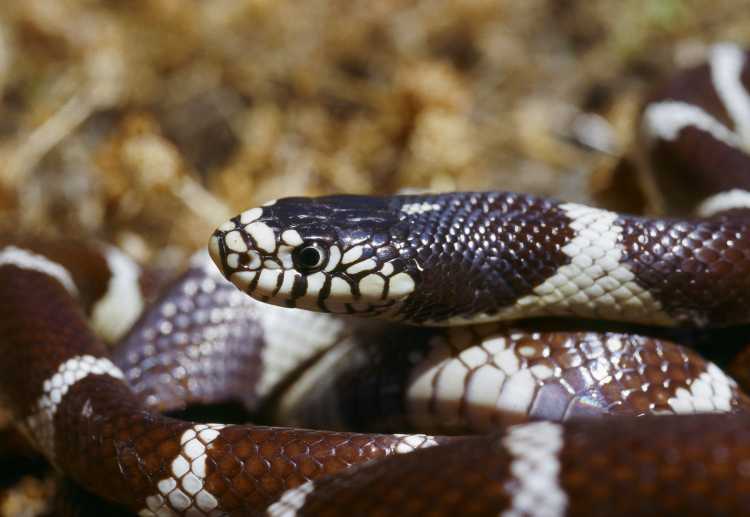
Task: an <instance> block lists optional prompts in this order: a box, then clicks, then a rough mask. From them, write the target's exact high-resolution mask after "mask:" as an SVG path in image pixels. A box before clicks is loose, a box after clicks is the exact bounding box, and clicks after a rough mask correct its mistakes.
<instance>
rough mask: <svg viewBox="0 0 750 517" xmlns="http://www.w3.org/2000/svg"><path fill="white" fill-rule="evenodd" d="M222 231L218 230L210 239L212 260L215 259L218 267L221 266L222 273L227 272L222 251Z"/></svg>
mask: <svg viewBox="0 0 750 517" xmlns="http://www.w3.org/2000/svg"><path fill="white" fill-rule="evenodd" d="M221 239H222V232H221V231H219V230H216V231H215V232H214V233H213V234H212V235H211V238H210V239H209V240H208V254H209V255H210V256H211V260H213V261H214V264H216V267H218V268H219V271H221V273H222V274H225V273H226V270H225V269H224V253H223V252H222V246H221Z"/></svg>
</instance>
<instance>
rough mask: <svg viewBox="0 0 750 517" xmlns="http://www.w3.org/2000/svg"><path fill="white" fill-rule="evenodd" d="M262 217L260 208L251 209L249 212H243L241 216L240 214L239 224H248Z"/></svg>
mask: <svg viewBox="0 0 750 517" xmlns="http://www.w3.org/2000/svg"><path fill="white" fill-rule="evenodd" d="M262 215H263V209H262V208H251V209H250V210H245V211H244V212H242V214H240V223H242V224H250V223H252V222H255V221H257V220H258V219H260V216H262ZM219 229H221V228H219ZM230 230H231V228H230Z"/></svg>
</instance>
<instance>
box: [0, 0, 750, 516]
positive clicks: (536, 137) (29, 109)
mask: <svg viewBox="0 0 750 517" xmlns="http://www.w3.org/2000/svg"><path fill="white" fill-rule="evenodd" d="M748 22H750V10H748V9H747V5H746V3H745V2H741V1H738V0H737V1H730V0H714V1H712V2H705V1H703V0H692V1H689V0H632V1H629V2H622V1H620V0H598V1H575V0H517V1H510V0H506V1H485V0H460V1H456V0H450V1H448V0H445V1H437V0H436V1H429V2H428V1H411V0H379V1H375V2H372V1H361V0H340V1H329V2H325V1H321V0H307V1H305V2H292V1H283V0H279V1H270V0H211V1H207V0H202V1H199V0H191V1H187V0H117V1H96V0H6V1H4V2H2V3H1V5H0V231H7V230H12V231H15V232H19V231H20V232H42V233H45V234H48V235H81V236H90V237H93V238H98V239H103V240H106V241H109V242H112V243H115V244H117V245H119V246H121V247H122V248H124V249H125V250H126V251H127V252H128V253H129V254H131V255H132V256H134V257H135V258H136V259H138V260H140V261H143V262H145V263H150V264H154V265H157V266H162V267H169V266H170V265H173V264H176V263H181V261H183V260H184V259H185V257H186V256H187V255H188V254H189V253H190V252H191V251H192V250H194V249H196V248H198V247H200V246H204V245H205V242H206V240H207V238H208V235H209V233H210V231H211V230H212V229H213V227H214V226H216V225H217V224H218V223H220V222H221V221H222V220H224V219H226V218H227V217H229V216H231V215H233V214H234V213H237V212H239V211H241V210H243V209H245V208H248V207H250V206H254V205H256V204H259V203H262V202H264V201H267V200H269V199H274V198H277V197H280V196H285V195H302V194H308V195H316V194H325V193H333V192H351V193H393V192H395V191H398V190H399V189H404V188H409V189H415V190H420V191H421V190H431V191H442V190H468V189H503V190H520V191H527V192H534V193H540V194H547V195H553V196H556V197H560V198H563V199H566V200H572V201H580V202H590V203H598V204H602V203H603V204H608V205H615V206H618V207H623V206H624V207H626V208H631V209H633V210H638V209H639V208H642V207H643V205H644V201H643V199H642V195H641V194H640V191H639V189H638V185H637V182H631V183H628V182H626V184H625V185H624V186H623V185H620V184H619V183H617V181H616V178H617V175H616V174H615V173H616V172H617V171H619V172H622V171H623V170H625V171H626V172H627V171H628V170H629V167H628V165H627V163H628V162H627V161H623V157H625V156H627V155H628V154H629V153H630V152H631V151H632V148H633V142H634V127H635V125H636V123H637V114H638V110H639V106H640V102H641V99H642V98H643V95H644V92H646V91H647V88H648V87H649V86H650V85H653V84H654V83H655V82H657V81H659V79H661V78H663V77H665V76H666V75H668V74H669V72H670V71H671V70H674V69H675V68H676V67H680V66H686V65H690V64H694V63H697V62H699V61H701V60H702V59H703V57H704V56H705V54H706V50H707V48H708V46H709V45H710V44H711V43H714V42H717V41H727V40H728V41H736V42H739V43H746V42H748V41H750V23H748ZM616 187H617V188H616ZM3 418H5V420H6V422H7V415H6V416H5V417H3V415H2V414H1V413H0V422H2V421H3ZM0 476H1V477H0V480H2V481H3V482H2V483H1V484H0V486H3V487H4V488H2V489H0V515H37V514H39V513H40V512H42V511H43V509H44V505H45V501H46V498H47V497H48V495H49V493H51V491H53V490H54V483H53V482H51V481H49V480H48V479H47V480H45V479H46V478H45V475H40V476H36V477H32V478H29V477H23V476H18V475H15V473H12V472H8V470H7V469H5V472H0Z"/></svg>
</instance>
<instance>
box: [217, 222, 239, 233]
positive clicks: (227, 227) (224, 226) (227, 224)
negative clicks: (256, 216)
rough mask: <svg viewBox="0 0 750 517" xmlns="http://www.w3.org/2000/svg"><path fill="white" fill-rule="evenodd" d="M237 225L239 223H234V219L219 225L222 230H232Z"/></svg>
mask: <svg viewBox="0 0 750 517" xmlns="http://www.w3.org/2000/svg"><path fill="white" fill-rule="evenodd" d="M236 227H237V225H235V224H234V222H232V221H226V222H224V223H222V224H221V226H219V230H221V231H222V232H231V231H232V230H234V229H235V228H236Z"/></svg>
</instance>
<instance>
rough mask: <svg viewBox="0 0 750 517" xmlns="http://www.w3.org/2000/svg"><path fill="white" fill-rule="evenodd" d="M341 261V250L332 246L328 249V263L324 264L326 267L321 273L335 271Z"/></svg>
mask: <svg viewBox="0 0 750 517" xmlns="http://www.w3.org/2000/svg"><path fill="white" fill-rule="evenodd" d="M340 261H341V249H340V248H339V247H338V246H336V245H333V246H331V247H330V248H328V262H327V263H326V267H324V268H323V271H326V272H330V271H333V270H334V269H336V266H338V265H339V262H340Z"/></svg>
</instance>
